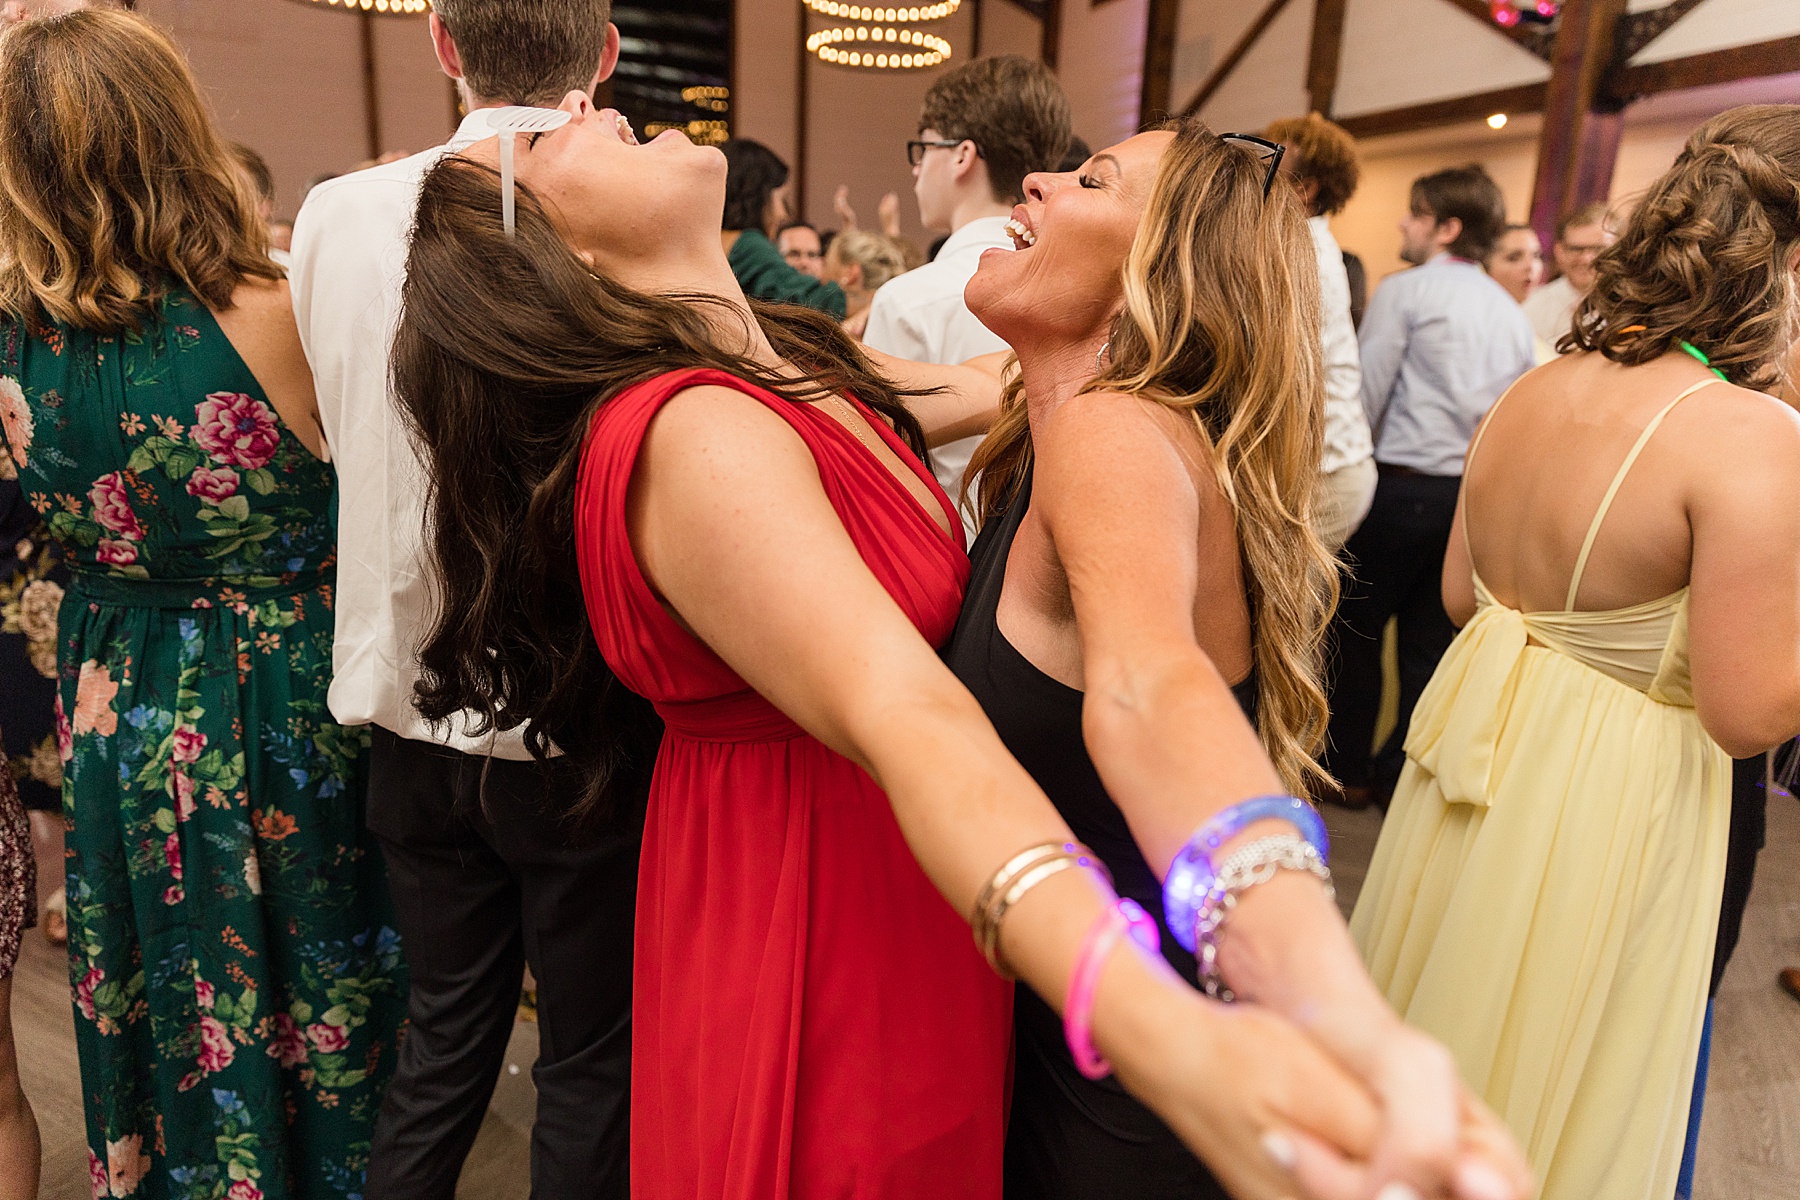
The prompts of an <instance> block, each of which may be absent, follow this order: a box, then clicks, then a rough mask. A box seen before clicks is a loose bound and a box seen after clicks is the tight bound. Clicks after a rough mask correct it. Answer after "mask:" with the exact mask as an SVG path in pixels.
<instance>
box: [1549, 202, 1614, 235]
mask: <svg viewBox="0 0 1800 1200" xmlns="http://www.w3.org/2000/svg"><path fill="white" fill-rule="evenodd" d="M1611 216H1612V208H1611V207H1610V206H1609V205H1607V204H1606V203H1605V202H1603V201H1600V200H1595V201H1593V202H1592V203H1590V204H1584V205H1582V206H1581V207H1580V208H1578V209H1576V210H1575V211H1574V212H1572V213H1570V214H1568V215H1567V216H1565V217H1564V218H1563V219H1562V220H1560V221H1558V222H1557V223H1556V240H1557V241H1559V242H1567V241H1568V240H1569V230H1571V229H1580V228H1581V227H1582V226H1584V225H1598V226H1600V227H1601V228H1602V229H1604V228H1605V227H1606V222H1607V218H1609V217H1611Z"/></svg>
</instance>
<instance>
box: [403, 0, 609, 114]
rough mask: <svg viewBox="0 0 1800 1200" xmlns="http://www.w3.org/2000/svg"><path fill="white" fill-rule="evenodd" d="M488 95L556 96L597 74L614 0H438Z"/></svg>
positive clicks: (472, 83)
mask: <svg viewBox="0 0 1800 1200" xmlns="http://www.w3.org/2000/svg"><path fill="white" fill-rule="evenodd" d="M431 7H432V11H434V12H436V13H437V16H438V20H440V21H442V22H443V23H444V28H445V29H447V30H449V31H450V40H451V41H453V42H455V43H456V53H457V56H458V57H459V58H460V59H461V60H462V69H463V81H464V82H465V83H467V84H468V85H469V90H470V91H471V92H473V93H474V94H475V95H476V96H478V97H480V98H481V99H483V100H492V101H500V102H503V103H506V104H536V105H543V106H549V105H553V104H556V103H557V102H558V101H560V100H561V99H562V98H563V97H564V96H566V95H568V94H569V93H570V92H572V91H575V90H576V89H577V88H579V89H582V90H584V91H585V90H586V89H587V88H588V87H589V86H590V85H591V84H592V83H593V82H594V72H595V71H596V70H598V69H599V66H600V55H601V53H602V52H603V51H604V50H605V49H606V26H607V22H609V21H611V20H612V0H431Z"/></svg>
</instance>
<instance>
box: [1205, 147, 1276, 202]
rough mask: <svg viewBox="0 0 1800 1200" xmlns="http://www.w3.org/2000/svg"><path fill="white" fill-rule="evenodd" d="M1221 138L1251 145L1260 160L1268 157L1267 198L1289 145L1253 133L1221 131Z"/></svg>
mask: <svg viewBox="0 0 1800 1200" xmlns="http://www.w3.org/2000/svg"><path fill="white" fill-rule="evenodd" d="M1219 140H1220V141H1221V142H1243V143H1244V144H1245V145H1247V146H1249V147H1250V152H1251V153H1252V154H1254V155H1256V157H1257V159H1258V160H1261V159H1264V158H1267V159H1268V161H1269V173H1268V175H1266V176H1265V177H1264V178H1263V199H1265V200H1267V199H1268V198H1269V189H1270V188H1272V187H1274V186H1275V174H1276V172H1278V171H1280V170H1281V159H1282V156H1283V155H1285V154H1286V153H1287V147H1286V146H1283V145H1282V144H1281V143H1280V142H1271V141H1270V140H1269V139H1268V138H1260V137H1257V136H1256V135H1255V134H1253V133H1221V134H1220V135H1219Z"/></svg>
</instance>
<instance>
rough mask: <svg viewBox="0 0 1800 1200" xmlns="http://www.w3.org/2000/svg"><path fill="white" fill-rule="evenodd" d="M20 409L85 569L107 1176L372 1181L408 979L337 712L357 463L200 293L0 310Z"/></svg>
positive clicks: (77, 963) (80, 952) (21, 462)
mask: <svg viewBox="0 0 1800 1200" xmlns="http://www.w3.org/2000/svg"><path fill="white" fill-rule="evenodd" d="M0 339H3V340H4V345H3V347H0V349H3V351H4V355H3V358H0V425H3V427H4V436H5V445H6V446H7V448H8V449H9V451H10V453H11V457H12V459H13V460H14V464H15V466H16V468H17V470H18V474H19V479H20V482H21V484H22V485H23V486H24V488H25V492H26V494H27V496H28V497H29V499H30V502H31V504H32V506H33V507H34V508H35V509H36V510H37V511H38V512H39V513H40V514H41V515H42V516H43V517H44V520H45V523H46V524H47V525H48V527H49V529H50V532H51V534H52V535H53V536H54V537H55V538H56V539H57V540H58V541H59V542H60V543H61V545H62V547H63V549H64V552H65V555H66V557H67V559H68V562H69V564H70V566H71V568H72V571H71V578H70V582H69V586H68V596H67V599H66V600H65V601H64V603H63V605H62V610H61V615H60V622H59V625H60V631H59V637H60V646H59V651H58V664H59V667H58V675H59V679H58V687H59V693H58V697H57V723H58V728H57V735H58V738H59V741H60V746H61V752H62V758H63V762H64V784H63V803H64V814H65V817H66V818H67V819H68V821H69V824H70V829H71V832H70V834H69V842H68V846H69V849H68V856H69V869H68V903H69V962H70V977H71V981H72V983H73V986H74V993H75V995H74V1001H75V1009H76V1022H75V1025H76V1037H77V1040H78V1044H79V1049H80V1057H81V1082H82V1090H83V1093H84V1098H85V1102H86V1111H87V1126H88V1145H89V1147H90V1152H89V1153H90V1157H89V1166H90V1169H91V1172H92V1176H93V1187H94V1196H95V1197H96V1198H98V1197H101V1196H111V1197H125V1196H142V1197H146V1198H153V1200H161V1198H163V1197H182V1198H194V1200H199V1198H207V1200H263V1198H264V1197H268V1198H269V1200H280V1198H285V1197H309V1198H310V1197H333V1196H344V1197H349V1196H356V1195H359V1194H360V1193H361V1191H362V1179H363V1173H364V1169H365V1166H366V1162H367V1157H368V1147H369V1138H370V1133H371V1130H372V1128H373V1124H374V1120H375V1115H376V1111H377V1109H378V1108H379V1106H380V1101H381V1092H382V1088H383V1086H384V1084H385V1082H386V1080H387V1078H388V1075H389V1073H390V1071H391V1068H392V1065H393V1062H394V1049H395V1036H396V1031H397V1028H398V1026H399V1023H400V1019H401V1016H402V1013H403V1012H404V1008H405V1002H406V994H405V993H406V982H405V975H404V968H403V966H402V964H401V957H400V946H399V938H398V936H397V935H396V934H395V932H394V930H393V928H392V924H391V918H390V916H389V912H390V909H389V904H388V897H387V885H386V880H385V872H384V869H383V865H382V862H381V858H380V854H379V851H378V850H377V848H376V846H375V843H374V842H373V840H372V839H371V838H370V837H369V835H367V834H366V833H365V831H364V827H363V793H364V770H363V767H364V758H365V753H364V751H365V745H364V742H365V735H364V733H363V732H362V731H360V730H355V729H347V728H345V727H343V726H340V725H337V724H334V723H333V722H332V720H331V718H330V714H329V713H328V712H327V710H326V707H325V693H326V688H327V685H328V684H329V682H330V675H331V638H332V614H331V593H332V579H333V553H334V550H333V545H334V536H333V528H334V519H335V514H334V507H335V491H334V487H335V485H334V480H333V476H332V473H331V470H330V468H329V467H328V466H326V465H324V464H323V463H321V462H319V461H318V460H317V459H315V458H313V457H312V455H311V454H310V453H309V452H308V451H307V450H306V448H305V447H304V446H303V445H302V444H301V443H300V442H299V441H298V440H297V439H296V438H295V437H294V436H293V434H292V433H291V432H290V431H288V430H287V429H286V428H285V427H284V426H283V425H282V424H281V422H280V420H279V418H278V417H277V416H276V414H275V412H274V410H273V409H272V408H271V407H270V405H269V404H268V403H267V401H266V399H265V397H264V396H263V392H262V389H261V388H260V387H259V386H258V384H257V382H256V379H255V378H254V376H252V375H251V373H250V371H249V369H248V368H247V367H246V366H245V365H244V363H243V360H242V359H240V358H239V357H238V355H237V353H236V351H235V350H233V348H232V346H231V344H230V343H229V342H228V341H227V340H226V338H225V335H224V334H223V333H222V332H221V331H220V329H219V327H218V325H217V323H216V322H215V321H214V320H213V318H212V315H211V314H210V313H209V312H207V311H206V309H205V308H203V307H202V306H201V305H200V304H198V303H197V302H196V301H195V300H194V298H193V297H192V296H190V295H188V294H186V293H185V292H177V293H176V294H174V295H173V296H171V297H169V298H168V299H166V300H165V301H163V302H162V305H161V308H160V312H159V315H158V318H157V319H156V320H154V321H151V322H149V323H148V324H147V325H146V327H145V328H144V329H143V330H142V331H141V332H140V333H135V334H131V333H128V334H123V335H120V336H117V337H101V336H95V335H93V334H90V333H85V332H82V331H80V330H75V329H70V328H67V327H62V326H57V325H52V324H39V323H37V322H34V321H31V320H24V321H20V320H17V319H12V318H0Z"/></svg>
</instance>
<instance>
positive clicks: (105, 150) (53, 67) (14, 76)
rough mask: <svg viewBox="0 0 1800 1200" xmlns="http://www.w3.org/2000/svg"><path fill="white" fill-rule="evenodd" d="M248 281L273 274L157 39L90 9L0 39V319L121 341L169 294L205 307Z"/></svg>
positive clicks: (180, 61)
mask: <svg viewBox="0 0 1800 1200" xmlns="http://www.w3.org/2000/svg"><path fill="white" fill-rule="evenodd" d="M252 277H254V278H259V279H269V280H278V279H281V278H283V277H284V276H283V272H282V270H281V268H280V267H278V266H276V265H275V263H274V261H273V260H272V259H270V258H269V252H268V231H267V230H266V229H265V228H264V226H263V224H262V219H261V217H260V216H258V213H257V201H256V196H255V195H254V193H253V192H252V190H251V186H250V183H249V181H248V180H247V179H245V178H244V176H243V173H242V172H240V171H239V170H238V168H237V165H236V163H235V162H234V160H233V158H232V155H231V150H230V148H229V146H228V145H227V144H226V142H225V141H224V139H223V138H221V137H220V136H219V132H218V129H217V128H216V126H215V125H214V124H213V119H212V115H211V113H210V112H208V110H207V106H206V102H205V101H204V100H203V99H202V98H201V95H200V89H199V87H198V85H197V84H196V83H195V82H194V76H193V73H192V72H191V71H189V70H188V65H187V61H186V60H185V59H184V58H182V56H181V53H180V51H178V50H176V49H175V46H174V44H173V43H171V42H170V41H169V39H168V36H167V35H165V34H164V33H163V32H162V31H161V30H159V29H157V28H156V26H154V25H152V24H150V22H148V21H146V20H145V19H144V18H142V17H139V16H136V15H134V14H132V13H127V12H118V11H108V10H102V9H90V10H82V11H76V12H71V13H66V14H64V15H62V16H56V17H45V18H42V19H40V20H32V21H23V22H21V23H19V24H17V25H14V26H13V27H12V28H10V29H8V30H7V31H6V32H5V33H4V34H0V312H9V313H15V314H19V315H28V314H34V313H35V312H36V310H37V309H39V308H40V307H41V308H42V309H43V311H44V312H46V313H48V314H49V315H50V316H51V317H52V318H54V319H55V320H58V321H61V322H63V323H64V324H67V325H72V326H75V327H77V328H80V329H87V330H91V331H94V332H96V333H102V334H111V333H121V332H124V331H126V330H135V329H138V328H141V327H142V325H143V323H144V321H145V320H146V319H147V318H149V317H150V316H151V315H152V314H153V313H154V312H155V311H156V307H157V303H158V302H159V301H160V300H161V298H162V296H163V295H164V294H165V293H166V292H167V291H168V290H169V288H170V287H171V286H172V285H173V284H179V285H181V286H182V287H185V288H187V289H188V290H189V291H191V292H192V293H193V294H194V295H195V296H197V297H198V298H199V299H200V302H201V303H202V304H205V305H206V306H207V307H208V308H210V309H213V310H215V311H218V310H221V309H227V308H230V307H231V295H232V292H233V291H235V290H236V289H237V286H238V284H240V283H242V282H243V281H244V280H245V279H246V278H252Z"/></svg>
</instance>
